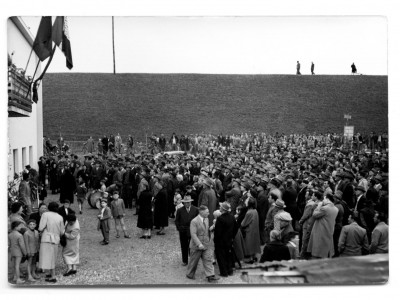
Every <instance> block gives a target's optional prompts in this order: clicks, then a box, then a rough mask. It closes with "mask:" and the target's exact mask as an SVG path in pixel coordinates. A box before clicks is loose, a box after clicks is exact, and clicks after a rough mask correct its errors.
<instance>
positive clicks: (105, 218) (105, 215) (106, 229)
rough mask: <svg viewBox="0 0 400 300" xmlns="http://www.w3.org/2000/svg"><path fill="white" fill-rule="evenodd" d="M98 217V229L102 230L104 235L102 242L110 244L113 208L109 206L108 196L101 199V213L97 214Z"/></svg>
mask: <svg viewBox="0 0 400 300" xmlns="http://www.w3.org/2000/svg"><path fill="white" fill-rule="evenodd" d="M97 218H98V219H99V222H98V224H97V230H101V234H102V235H103V241H101V242H100V243H101V244H102V245H108V243H109V236H110V218H111V210H110V208H108V207H107V199H106V198H102V199H101V200H100V214H99V215H97Z"/></svg>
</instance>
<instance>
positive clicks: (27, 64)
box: [25, 47, 36, 78]
mask: <svg viewBox="0 0 400 300" xmlns="http://www.w3.org/2000/svg"><path fill="white" fill-rule="evenodd" d="M32 52H33V47H32V49H31V54H29V58H28V62H27V63H26V67H25V72H26V69H28V65H29V62H30V60H31V56H32ZM35 72H36V71H35ZM33 78H35V77H33Z"/></svg>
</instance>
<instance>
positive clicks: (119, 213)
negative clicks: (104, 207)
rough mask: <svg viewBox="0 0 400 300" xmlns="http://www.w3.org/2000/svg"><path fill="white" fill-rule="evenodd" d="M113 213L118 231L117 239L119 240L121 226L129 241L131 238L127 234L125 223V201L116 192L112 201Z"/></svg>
mask: <svg viewBox="0 0 400 300" xmlns="http://www.w3.org/2000/svg"><path fill="white" fill-rule="evenodd" d="M111 213H112V216H113V218H114V221H115V230H116V231H117V238H119V231H118V227H119V226H120V227H121V228H122V231H123V232H124V237H125V238H127V239H129V238H131V237H130V236H129V234H127V233H126V227H125V222H124V216H125V204H124V200H122V199H121V198H119V192H118V191H114V193H113V199H112V201H111Z"/></svg>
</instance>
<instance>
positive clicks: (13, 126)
mask: <svg viewBox="0 0 400 300" xmlns="http://www.w3.org/2000/svg"><path fill="white" fill-rule="evenodd" d="M33 41H34V36H33V35H32V33H31V32H30V31H29V28H28V27H27V26H26V24H25V23H24V22H23V20H22V18H20V17H11V18H9V19H8V20H7V52H8V54H9V66H8V181H11V180H12V179H13V176H14V174H15V173H17V174H20V172H22V171H23V170H24V167H25V166H26V165H28V164H29V165H31V166H32V167H33V168H35V169H36V170H37V169H38V165H37V162H38V159H39V157H40V156H42V155H43V101H42V100H43V99H42V86H41V85H40V86H39V88H38V101H37V103H35V102H32V100H31V95H29V96H28V97H27V98H26V97H25V95H26V94H27V93H26V91H27V88H28V86H29V85H28V82H29V81H28V78H29V76H30V77H32V76H33V74H34V72H35V69H36V66H38V68H37V71H36V75H35V78H37V77H39V76H40V74H41V63H39V58H38V57H37V56H36V54H35V52H32V55H31V58H30V60H29V64H28V66H27V63H28V59H29V56H30V54H31V50H32V45H33ZM10 58H11V61H10ZM38 63H39V64H38ZM26 66H27V68H26ZM25 68H26V72H25V74H24V69H25Z"/></svg>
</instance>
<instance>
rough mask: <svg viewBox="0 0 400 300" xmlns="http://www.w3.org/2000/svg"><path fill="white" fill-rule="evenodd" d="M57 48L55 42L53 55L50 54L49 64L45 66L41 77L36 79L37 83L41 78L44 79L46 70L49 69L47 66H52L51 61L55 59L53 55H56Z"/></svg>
mask: <svg viewBox="0 0 400 300" xmlns="http://www.w3.org/2000/svg"><path fill="white" fill-rule="evenodd" d="M56 48H57V45H56V44H54V47H53V50H52V51H51V55H50V58H49V61H48V62H47V65H46V67H45V68H44V70H43V72H42V74H41V75H40V77H39V78H38V79H36V80H35V83H36V82H38V81H39V80H42V78H43V76H44V74H45V73H46V71H47V68H48V67H49V66H50V63H51V61H52V60H53V56H54V52H56Z"/></svg>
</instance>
